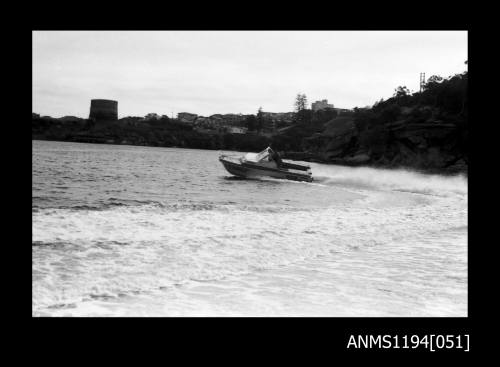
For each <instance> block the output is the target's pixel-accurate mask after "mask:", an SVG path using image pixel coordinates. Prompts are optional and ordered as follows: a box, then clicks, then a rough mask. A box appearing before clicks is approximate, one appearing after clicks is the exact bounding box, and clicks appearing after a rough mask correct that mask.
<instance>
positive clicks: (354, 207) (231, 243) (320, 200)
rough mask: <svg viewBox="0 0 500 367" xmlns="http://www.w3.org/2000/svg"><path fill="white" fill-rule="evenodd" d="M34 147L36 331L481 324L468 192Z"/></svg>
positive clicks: (452, 184) (428, 182) (459, 183)
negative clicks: (138, 322) (398, 320)
mask: <svg viewBox="0 0 500 367" xmlns="http://www.w3.org/2000/svg"><path fill="white" fill-rule="evenodd" d="M217 157H218V152H216V151H204V150H189V149H167V148H154V147H133V146H115V145H94V144H80V143H63V142H47V141H33V168H32V170H33V172H32V174H33V201H32V203H33V204H32V205H33V210H32V211H33V213H32V215H33V241H32V264H33V265H32V284H33V287H32V291H33V297H32V310H33V315H34V316H67V315H74V316H467V179H466V178H465V177H462V176H454V177H444V176H438V175H422V174H417V173H414V172H409V171H402V170H397V171H393V170H380V169H370V168H348V167H339V166H331V165H321V164H311V166H312V172H313V176H314V177H315V181H314V182H313V183H304V182H291V181H281V180H273V179H269V180H241V179H235V178H233V177H231V175H230V174H229V173H227V172H226V171H225V170H224V168H223V166H222V165H221V164H220V163H219V162H218V160H217Z"/></svg>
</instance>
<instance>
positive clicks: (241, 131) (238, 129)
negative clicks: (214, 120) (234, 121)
mask: <svg viewBox="0 0 500 367" xmlns="http://www.w3.org/2000/svg"><path fill="white" fill-rule="evenodd" d="M226 129H227V132H228V133H230V134H246V132H247V130H248V129H247V128H246V127H238V126H229V127H227V128H226Z"/></svg>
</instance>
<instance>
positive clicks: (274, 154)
mask: <svg viewBox="0 0 500 367" xmlns="http://www.w3.org/2000/svg"><path fill="white" fill-rule="evenodd" d="M269 156H270V157H271V159H272V160H273V161H275V162H276V164H277V165H278V167H280V166H281V163H282V161H281V157H280V155H279V154H278V152H275V151H274V150H273V149H272V148H271V147H269Z"/></svg>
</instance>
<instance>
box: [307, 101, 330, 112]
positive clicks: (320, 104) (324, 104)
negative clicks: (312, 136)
mask: <svg viewBox="0 0 500 367" xmlns="http://www.w3.org/2000/svg"><path fill="white" fill-rule="evenodd" d="M325 108H334V107H333V104H329V103H328V100H327V99H323V100H321V101H316V102H313V103H311V109H312V110H313V111H319V110H324V109H325Z"/></svg>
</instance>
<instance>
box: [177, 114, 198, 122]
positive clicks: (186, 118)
mask: <svg viewBox="0 0 500 367" xmlns="http://www.w3.org/2000/svg"><path fill="white" fill-rule="evenodd" d="M197 117H198V115H197V114H194V113H189V112H179V113H178V114H177V118H178V119H179V121H181V122H186V123H189V124H192V123H194V122H195V120H196V118H197Z"/></svg>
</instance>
